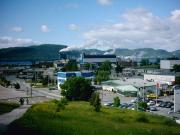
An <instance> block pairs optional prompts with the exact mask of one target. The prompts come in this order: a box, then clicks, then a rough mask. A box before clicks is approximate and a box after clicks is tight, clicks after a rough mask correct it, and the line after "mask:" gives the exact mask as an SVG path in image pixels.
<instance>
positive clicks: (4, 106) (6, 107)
mask: <svg viewBox="0 0 180 135" xmlns="http://www.w3.org/2000/svg"><path fill="white" fill-rule="evenodd" d="M17 107H19V104H16V103H6V102H1V103H0V114H3V113H7V112H10V111H11V110H13V109H15V108H17Z"/></svg>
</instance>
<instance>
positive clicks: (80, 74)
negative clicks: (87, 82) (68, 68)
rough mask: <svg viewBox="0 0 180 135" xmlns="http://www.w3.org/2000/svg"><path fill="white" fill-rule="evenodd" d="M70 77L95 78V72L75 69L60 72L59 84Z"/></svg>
mask: <svg viewBox="0 0 180 135" xmlns="http://www.w3.org/2000/svg"><path fill="white" fill-rule="evenodd" d="M69 77H84V78H87V79H93V78H94V73H93V72H92V71H74V72H58V73H57V84H58V89H59V90H60V87H59V85H60V84H63V83H64V82H65V81H66V80H67V79H68V78H69Z"/></svg>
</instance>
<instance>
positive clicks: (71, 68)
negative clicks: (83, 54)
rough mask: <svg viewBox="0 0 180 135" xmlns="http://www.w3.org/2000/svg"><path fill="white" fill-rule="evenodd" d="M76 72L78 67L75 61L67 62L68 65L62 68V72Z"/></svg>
mask: <svg viewBox="0 0 180 135" xmlns="http://www.w3.org/2000/svg"><path fill="white" fill-rule="evenodd" d="M77 70H78V66H77V62H76V61H75V60H70V61H68V63H67V64H65V66H64V68H63V69H62V71H77Z"/></svg>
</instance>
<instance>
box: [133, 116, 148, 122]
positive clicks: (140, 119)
mask: <svg viewBox="0 0 180 135" xmlns="http://www.w3.org/2000/svg"><path fill="white" fill-rule="evenodd" d="M136 121H137V122H143V123H148V122H149V119H148V118H147V117H146V115H145V114H139V115H138V116H137V118H136Z"/></svg>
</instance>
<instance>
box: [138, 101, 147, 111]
mask: <svg viewBox="0 0 180 135" xmlns="http://www.w3.org/2000/svg"><path fill="white" fill-rule="evenodd" d="M138 106H139V108H143V109H145V110H146V109H147V103H146V102H138Z"/></svg>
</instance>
